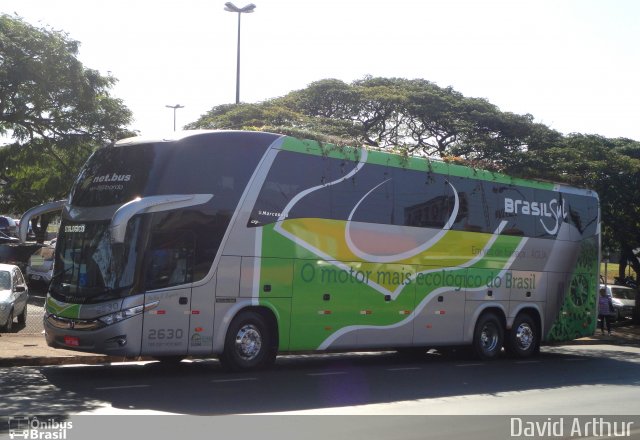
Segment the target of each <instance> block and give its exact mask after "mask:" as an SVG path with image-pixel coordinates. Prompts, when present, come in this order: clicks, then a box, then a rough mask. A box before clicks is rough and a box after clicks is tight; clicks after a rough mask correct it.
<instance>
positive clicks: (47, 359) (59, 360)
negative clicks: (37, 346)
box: [0, 355, 137, 368]
mask: <svg viewBox="0 0 640 440" xmlns="http://www.w3.org/2000/svg"><path fill="white" fill-rule="evenodd" d="M126 360H131V359H123V358H120V357H112V356H99V355H96V356H33V357H32V356H25V357H14V358H4V359H0V368H2V367H42V366H46V365H72V364H106V363H111V362H123V361H126ZM136 360H137V359H136Z"/></svg>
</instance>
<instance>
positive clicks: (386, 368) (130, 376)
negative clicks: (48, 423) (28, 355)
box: [0, 345, 640, 416]
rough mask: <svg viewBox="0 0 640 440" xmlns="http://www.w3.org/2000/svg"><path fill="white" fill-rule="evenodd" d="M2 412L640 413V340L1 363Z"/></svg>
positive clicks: (4, 413)
mask: <svg viewBox="0 0 640 440" xmlns="http://www.w3.org/2000/svg"><path fill="white" fill-rule="evenodd" d="M0 385H1V389H2V394H3V399H1V400H0V416H12V415H15V414H26V413H31V414H38V413H43V414H46V413H51V412H52V408H53V409H55V411H54V413H56V414H64V415H69V414H79V413H83V414H92V413H101V414H106V413H112V414H122V413H129V412H130V413H141V412H143V413H172V414H191V415H230V414H258V413H305V414H611V415H620V414H630V415H635V414H638V415H640V399H638V397H640V348H638V347H625V346H608V345H592V346H562V347H544V348H543V352H542V353H541V355H540V357H538V358H536V359H532V360H525V361H519V360H515V359H509V358H504V359H500V360H498V361H495V362H478V361H474V360H470V359H468V358H466V357H465V356H463V355H455V354H454V355H438V354H431V355H428V357H427V358H426V359H424V360H419V361H415V360H405V359H402V358H400V357H399V356H397V355H396V354H395V353H378V354H372V353H365V354H334V355H316V356H286V357H280V358H279V359H278V365H277V367H276V368H274V369H272V370H268V371H261V372H252V373H242V374H229V373H225V372H223V371H222V370H221V369H220V366H219V364H218V363H217V361H214V360H206V361H193V362H188V361H183V362H181V363H180V364H179V365H177V366H173V367H170V366H166V365H162V364H160V363H158V362H147V363H144V362H140V363H122V364H113V365H91V366H90V365H71V366H48V367H14V368H5V369H1V370H0Z"/></svg>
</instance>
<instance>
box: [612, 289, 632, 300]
mask: <svg viewBox="0 0 640 440" xmlns="http://www.w3.org/2000/svg"><path fill="white" fill-rule="evenodd" d="M611 296H613V297H614V298H618V299H636V292H635V291H634V290H632V289H617V288H615V287H613V288H611Z"/></svg>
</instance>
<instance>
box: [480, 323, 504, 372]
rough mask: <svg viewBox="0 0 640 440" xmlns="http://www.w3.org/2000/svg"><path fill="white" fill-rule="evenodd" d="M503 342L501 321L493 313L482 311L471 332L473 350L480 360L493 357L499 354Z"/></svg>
mask: <svg viewBox="0 0 640 440" xmlns="http://www.w3.org/2000/svg"><path fill="white" fill-rule="evenodd" d="M503 342H504V329H503V328H502V321H501V320H500V318H498V316H497V315H496V314H495V313H492V312H487V313H483V314H482V315H481V316H480V318H478V321H477V322H476V327H475V330H474V332H473V351H474V352H475V354H476V356H477V357H478V358H480V359H482V360H491V359H495V358H497V357H498V356H499V355H500V351H501V350H502V344H503Z"/></svg>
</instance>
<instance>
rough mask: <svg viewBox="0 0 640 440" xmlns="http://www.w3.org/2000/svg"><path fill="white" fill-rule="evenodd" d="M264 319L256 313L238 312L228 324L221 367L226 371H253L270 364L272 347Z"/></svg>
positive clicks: (270, 334) (273, 353)
mask: <svg viewBox="0 0 640 440" xmlns="http://www.w3.org/2000/svg"><path fill="white" fill-rule="evenodd" d="M270 330H271V329H270V328H269V325H268V323H267V320H266V319H265V318H264V316H262V315H261V314H260V313H258V312H256V311H253V310H250V311H245V312H241V313H240V314H239V315H238V316H236V317H235V319H234V320H233V321H232V322H231V324H230V325H229V329H228V331H227V336H226V338H225V344H224V352H223V353H222V355H221V356H220V362H221V363H222V366H223V367H224V368H225V369H226V370H229V371H241V370H253V369H260V368H265V367H267V366H269V365H271V364H272V363H273V362H274V361H275V358H276V351H277V350H276V345H275V344H274V341H273V335H272V332H271V331H270Z"/></svg>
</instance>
